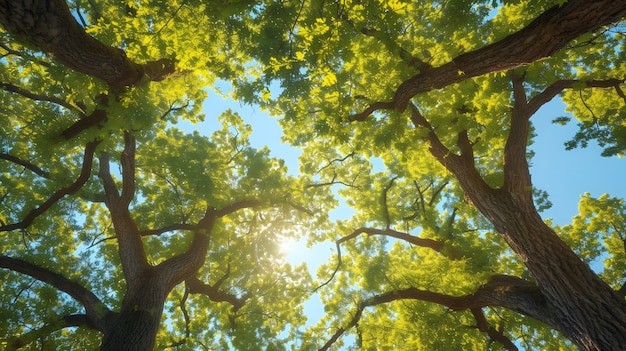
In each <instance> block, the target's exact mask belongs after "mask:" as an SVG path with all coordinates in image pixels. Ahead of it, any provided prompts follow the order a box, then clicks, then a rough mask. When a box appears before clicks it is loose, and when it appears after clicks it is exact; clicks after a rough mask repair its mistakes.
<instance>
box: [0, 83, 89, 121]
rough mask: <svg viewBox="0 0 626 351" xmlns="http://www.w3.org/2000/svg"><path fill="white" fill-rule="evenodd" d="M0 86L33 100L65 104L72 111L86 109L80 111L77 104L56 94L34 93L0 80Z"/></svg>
mask: <svg viewBox="0 0 626 351" xmlns="http://www.w3.org/2000/svg"><path fill="white" fill-rule="evenodd" d="M0 88H1V89H3V90H4V91H8V92H11V93H15V94H18V95H22V96H23V97H26V98H29V99H31V100H35V101H44V102H51V103H53V104H56V105H59V106H63V107H65V108H66V109H68V110H70V111H76V112H78V113H80V114H82V113H83V112H84V111H80V110H79V109H77V108H76V107H75V106H72V104H70V103H69V102H67V101H65V100H63V99H59V98H57V97H54V96H46V95H39V94H34V93H32V92H30V91H28V90H26V89H24V88H20V87H18V86H17V85H13V84H10V83H2V82H0Z"/></svg>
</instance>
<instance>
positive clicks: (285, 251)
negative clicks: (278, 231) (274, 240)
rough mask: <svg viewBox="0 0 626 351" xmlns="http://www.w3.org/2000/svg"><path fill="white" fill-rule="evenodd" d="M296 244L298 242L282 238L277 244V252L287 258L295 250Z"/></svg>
mask: <svg viewBox="0 0 626 351" xmlns="http://www.w3.org/2000/svg"><path fill="white" fill-rule="evenodd" d="M297 243H298V241H297V240H296V239H293V238H283V240H281V242H280V244H279V251H280V253H281V255H283V256H288V255H289V254H291V253H292V252H293V250H294V249H295V246H296V244H297Z"/></svg>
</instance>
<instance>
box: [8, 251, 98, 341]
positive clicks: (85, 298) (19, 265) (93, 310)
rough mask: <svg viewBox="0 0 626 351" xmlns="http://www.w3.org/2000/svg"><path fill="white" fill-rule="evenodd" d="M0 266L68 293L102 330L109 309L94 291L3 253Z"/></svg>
mask: <svg viewBox="0 0 626 351" xmlns="http://www.w3.org/2000/svg"><path fill="white" fill-rule="evenodd" d="M0 268H6V269H10V270H12V271H14V272H18V273H22V274H25V275H28V276H30V277H33V278H35V279H37V280H39V281H41V282H44V283H47V284H50V285H52V286H53V287H55V288H56V289H58V290H60V291H63V292H65V293H66V294H68V295H70V296H71V297H72V298H73V299H75V300H76V301H78V302H79V303H80V304H81V305H83V307H84V308H85V312H86V317H87V318H88V319H89V321H90V324H91V325H93V327H94V328H96V329H98V330H100V331H104V328H105V326H104V317H105V316H106V314H108V313H110V311H109V309H108V308H107V307H106V306H105V305H104V303H102V301H100V299H99V298H98V297H97V296H96V295H95V294H94V293H92V292H91V291H90V290H88V289H87V288H85V287H83V286H82V285H80V284H79V283H77V282H75V281H73V280H70V279H68V278H66V277H64V276H62V275H60V274H58V273H54V272H52V271H50V270H48V269H45V268H42V267H39V266H37V265H34V264H32V263H29V262H26V261H24V260H21V259H18V258H12V257H8V256H4V255H3V256H0Z"/></svg>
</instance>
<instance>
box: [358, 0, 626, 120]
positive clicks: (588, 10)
mask: <svg viewBox="0 0 626 351" xmlns="http://www.w3.org/2000/svg"><path fill="white" fill-rule="evenodd" d="M625 16H626V2H625V1H614V0H598V1H588V0H569V1H567V2H566V3H565V4H563V5H562V6H558V5H557V6H554V7H552V8H550V9H548V10H546V11H545V12H544V13H542V14H541V15H540V16H538V17H537V18H536V19H535V20H534V21H532V22H531V23H529V24H528V25H527V26H526V27H524V28H522V29H521V30H519V31H517V32H515V33H513V34H511V35H509V36H507V37H505V38H503V39H502V40H499V41H497V42H495V43H492V44H490V45H487V46H484V47H481V48H479V49H476V50H474V51H470V52H468V53H465V54H462V55H459V56H457V57H456V58H454V59H453V60H452V61H450V62H448V63H446V64H444V65H442V66H439V67H426V68H423V69H422V70H421V71H420V72H419V73H418V74H416V75H415V76H413V77H411V78H409V79H407V80H406V81H404V82H402V84H400V86H399V87H398V88H397V89H396V92H395V95H394V98H393V100H392V101H387V102H377V103H374V104H372V105H371V106H370V107H369V108H367V109H366V110H365V111H363V112H362V113H359V114H356V115H353V116H351V117H350V120H353V121H362V120H364V119H365V118H367V116H369V115H370V114H371V113H372V112H374V111H376V110H379V109H397V110H399V111H404V110H406V108H407V106H408V105H409V102H410V100H411V99H412V98H413V97H414V96H415V95H417V94H420V93H424V92H427V91H431V90H434V89H441V88H443V87H446V86H448V85H452V84H455V83H459V82H462V81H464V80H466V79H469V78H472V77H477V76H481V75H484V74H487V73H493V72H502V71H507V70H512V69H515V68H518V67H522V66H527V65H529V64H531V63H533V62H536V61H539V60H542V59H545V58H547V57H549V56H551V55H553V54H554V53H555V52H557V51H559V50H561V49H563V48H564V47H565V45H566V44H567V43H569V42H571V41H572V40H574V39H576V38H578V37H579V36H581V35H582V34H585V33H588V32H592V31H594V30H596V29H598V28H600V27H602V26H606V25H609V24H611V23H614V22H617V21H619V20H621V19H622V18H624V17H625Z"/></svg>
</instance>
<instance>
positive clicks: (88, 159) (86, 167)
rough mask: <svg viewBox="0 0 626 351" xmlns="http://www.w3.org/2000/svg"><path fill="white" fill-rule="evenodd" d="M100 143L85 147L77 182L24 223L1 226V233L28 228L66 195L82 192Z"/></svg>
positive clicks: (58, 192) (60, 192) (31, 213)
mask: <svg viewBox="0 0 626 351" xmlns="http://www.w3.org/2000/svg"><path fill="white" fill-rule="evenodd" d="M99 143H100V142H99V141H93V142H90V143H88V144H87V146H86V147H85V152H84V156H83V165H82V168H81V171H80V174H79V176H78V178H76V180H75V181H74V182H73V183H72V184H70V185H69V186H66V187H64V188H61V189H59V190H57V191H56V192H55V193H54V194H52V196H50V197H49V198H48V200H46V201H45V202H44V203H43V204H41V205H39V207H37V208H34V209H33V210H31V211H30V212H29V213H28V214H27V215H26V216H25V217H24V219H23V220H22V221H20V222H17V223H13V224H7V225H2V226H0V232H6V231H11V230H16V229H25V228H27V227H28V226H30V225H31V224H32V223H33V221H34V220H35V219H36V218H37V217H39V216H41V215H42V214H43V213H45V212H46V211H47V210H48V209H50V207H52V205H54V204H55V203H57V202H58V201H59V200H61V199H62V198H63V197H64V196H65V195H72V194H74V193H76V192H77V191H78V190H80V188H82V187H83V185H85V183H87V180H89V177H90V176H91V166H92V164H93V156H94V152H95V151H96V146H97V145H98V144H99Z"/></svg>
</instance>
